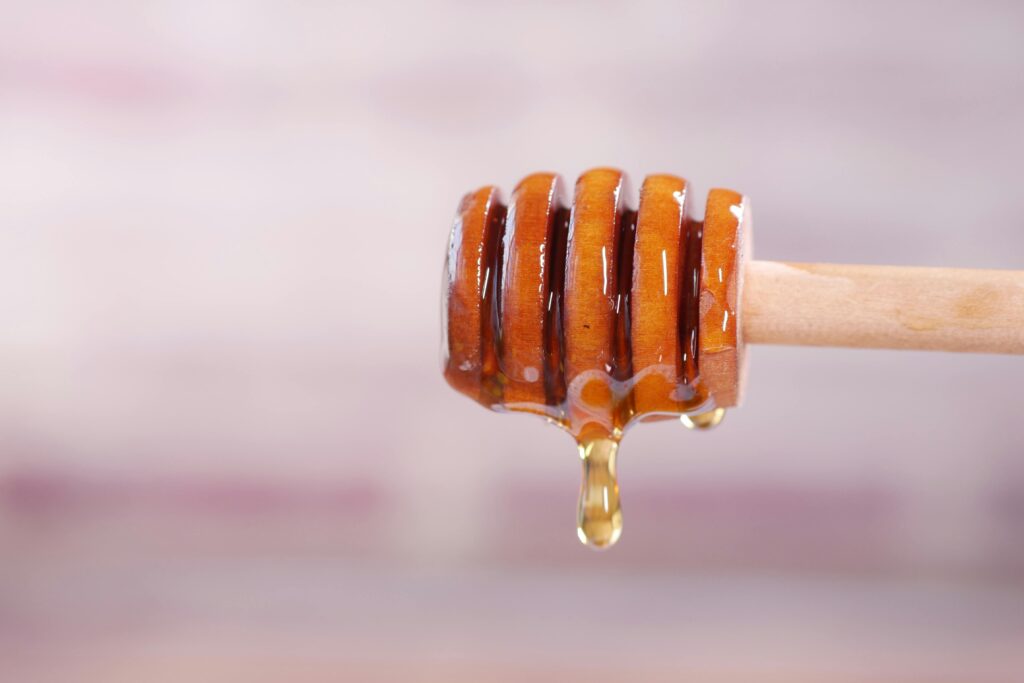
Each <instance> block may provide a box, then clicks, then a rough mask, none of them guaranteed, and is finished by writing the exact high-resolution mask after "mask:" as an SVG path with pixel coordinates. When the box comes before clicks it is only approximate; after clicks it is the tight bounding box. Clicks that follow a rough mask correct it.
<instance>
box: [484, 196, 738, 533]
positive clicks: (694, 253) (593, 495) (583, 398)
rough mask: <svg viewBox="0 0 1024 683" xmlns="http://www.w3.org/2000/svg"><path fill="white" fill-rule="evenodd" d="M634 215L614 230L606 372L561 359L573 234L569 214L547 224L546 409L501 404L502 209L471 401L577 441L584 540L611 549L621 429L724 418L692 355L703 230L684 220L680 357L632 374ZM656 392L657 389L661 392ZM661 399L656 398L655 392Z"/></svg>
mask: <svg viewBox="0 0 1024 683" xmlns="http://www.w3.org/2000/svg"><path fill="white" fill-rule="evenodd" d="M636 219H637V213H636V212H635V211H630V210H626V211H623V212H622V214H621V219H620V221H619V224H618V233H617V244H616V248H615V250H614V253H615V254H616V259H615V264H614V273H615V275H616V277H615V278H614V279H615V287H616V289H617V292H616V296H615V307H614V311H615V313H614V329H613V332H612V333H611V334H612V338H613V340H614V341H613V344H612V353H611V355H610V360H609V362H608V363H606V364H605V366H604V368H602V369H597V370H595V369H587V370H586V371H580V372H574V371H573V369H572V368H571V367H569V363H567V359H566V336H565V334H566V332H565V325H564V323H565V304H566V283H565V273H566V254H567V244H568V233H569V230H570V226H569V220H570V212H569V210H568V209H565V208H562V209H559V210H558V212H557V213H556V214H555V216H554V220H553V221H552V227H551V230H552V234H551V235H550V240H549V243H550V244H551V245H552V248H551V249H550V250H548V253H547V254H546V255H545V258H546V259H547V261H546V263H545V264H544V272H546V273H547V274H548V275H547V277H548V278H549V279H548V286H549V290H550V302H549V305H548V307H547V315H546V319H545V321H544V356H545V358H544V368H543V373H544V401H543V402H535V401H515V402H510V401H506V400H505V397H504V394H505V390H504V387H506V386H507V385H508V384H509V383H510V381H511V380H510V379H509V377H508V376H507V375H506V373H505V372H504V369H503V368H502V365H501V361H500V359H501V358H502V355H503V354H502V352H501V351H502V345H503V343H504V341H505V340H504V339H503V335H502V329H503V326H502V320H501V315H500V311H501V310H502V307H501V296H502V288H501V283H502V282H503V278H504V273H503V272H502V269H503V263H504V260H505V259H504V258H503V257H504V254H503V250H504V245H503V240H502V236H503V234H504V228H505V225H504V222H505V220H506V209H505V207H504V206H498V207H496V208H495V210H494V211H493V212H492V214H491V218H490V220H491V221H492V225H491V228H492V229H491V230H490V231H489V237H490V240H489V241H488V243H487V244H486V245H485V248H484V249H483V253H482V254H481V257H482V259H483V261H484V265H485V266H486V271H485V274H484V277H485V278H486V280H487V281H488V282H489V283H490V285H489V286H490V288H491V289H490V291H489V292H487V296H489V298H490V315H489V321H488V323H487V324H485V325H484V328H485V329H483V330H482V334H481V337H482V342H483V348H484V353H483V362H482V366H481V386H480V392H479V394H477V395H475V396H473V398H475V399H476V400H477V401H479V402H480V403H482V404H484V405H485V406H487V407H489V408H491V409H493V410H500V411H519V412H528V413H534V414H539V415H542V416H545V417H547V418H548V419H549V420H550V421H551V422H552V423H554V424H556V425H558V426H560V427H562V428H563V429H565V430H566V431H568V432H569V434H570V435H572V437H573V438H574V439H575V440H576V443H577V447H578V451H579V456H580V459H581V462H582V468H583V477H582V485H581V488H580V497H579V505H578V514H577V534H578V536H579V538H580V540H581V541H582V542H583V543H585V544H587V545H589V546H591V547H594V548H607V547H609V546H611V545H612V544H614V543H615V542H616V541H617V540H618V538H619V536H620V535H621V533H622V509H621V505H620V502H619V486H618V481H617V477H616V457H617V455H618V449H619V442H620V441H621V438H622V435H623V433H624V432H625V431H626V429H627V428H628V427H629V426H630V425H632V424H633V423H635V422H636V421H639V420H653V419H665V418H680V417H682V418H683V423H684V424H685V425H686V426H688V427H691V428H708V427H712V426H714V425H716V424H717V423H718V422H719V421H720V420H721V417H722V414H723V413H724V411H723V410H722V409H718V408H716V407H715V406H714V405H713V402H712V401H711V399H710V395H709V392H708V391H707V389H706V387H704V386H703V385H702V383H701V381H700V375H699V372H698V367H699V359H698V357H697V339H698V328H699V325H700V315H699V301H698V297H699V291H698V282H699V279H700V277H699V276H700V267H701V264H700V254H701V238H702V224H701V223H699V222H696V221H692V220H688V221H687V223H686V233H685V239H684V241H683V253H682V256H683V259H682V261H683V262H682V267H681V268H680V272H679V274H678V276H679V278H680V280H679V301H678V305H679V307H680V308H679V316H678V319H679V327H678V329H677V330H674V331H669V334H671V333H672V332H674V333H675V334H677V335H678V342H679V343H678V348H679V349H680V350H681V352H680V353H679V356H678V357H676V358H665V359H664V360H663V362H661V363H653V364H648V365H646V366H645V367H636V366H635V364H634V362H633V357H632V354H631V349H632V348H633V340H632V337H631V335H632V330H631V324H630V322H631V317H632V316H631V311H632V305H633V302H632V301H631V296H632V284H633V272H632V271H633V254H634V245H635V239H636ZM639 382H646V383H647V385H646V388H648V389H649V388H650V387H652V386H653V387H656V389H655V393H654V395H653V398H652V395H651V393H650V391H649V390H648V392H647V393H646V394H645V404H644V407H643V408H642V409H640V408H638V406H637V401H636V400H635V389H636V387H637V385H638V383H639ZM658 388H660V389H658ZM659 391H660V393H658V392H659Z"/></svg>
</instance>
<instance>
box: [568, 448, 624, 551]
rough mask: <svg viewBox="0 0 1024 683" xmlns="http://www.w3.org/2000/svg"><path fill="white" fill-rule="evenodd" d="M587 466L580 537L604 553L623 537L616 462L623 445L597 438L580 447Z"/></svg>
mask: <svg viewBox="0 0 1024 683" xmlns="http://www.w3.org/2000/svg"><path fill="white" fill-rule="evenodd" d="M579 451H580V460H581V461H582V463H583V483H582V485H581V486H580V500H579V508H578V511H577V516H576V534H577V535H578V536H579V539H580V541H581V542H583V544H584V545H589V546H590V547H592V548H597V549H599V550H600V549H604V548H609V547H611V546H613V545H615V542H616V541H618V540H619V536H621V535H622V507H621V506H620V504H619V481H618V478H617V476H616V471H615V458H616V455H617V454H618V451H619V442H618V441H616V440H615V439H610V438H596V439H592V440H590V441H582V442H580V443H579Z"/></svg>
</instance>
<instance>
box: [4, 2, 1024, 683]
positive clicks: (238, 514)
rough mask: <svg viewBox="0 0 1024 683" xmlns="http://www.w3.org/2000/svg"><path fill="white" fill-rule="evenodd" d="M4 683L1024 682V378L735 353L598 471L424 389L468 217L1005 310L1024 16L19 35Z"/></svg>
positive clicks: (211, 21)
mask: <svg viewBox="0 0 1024 683" xmlns="http://www.w3.org/2000/svg"><path fill="white" fill-rule="evenodd" d="M0 17H2V20H0V321H2V323H0V662H2V664H0V678H3V680H12V681H15V680H16V681H50V680H54V681H65V680H66V681H83V680H88V681H93V680H95V681H105V682H118V681H132V682H134V681H185V680H188V681H206V680H217V681H221V680H226V681H236V680H237V681H240V680H245V681H280V680H288V681H320V680H323V681H328V680H330V681H338V680H351V681H378V680H379V681H386V680H403V681H410V680H413V681H446V682H447V681H484V680H486V681H506V680H507V681H521V680H527V679H529V680H541V681H545V680H550V681H560V682H561V681H572V680H588V681H593V680H601V679H609V680H665V681H669V680H672V681H675V680H679V679H680V677H682V676H689V677H690V678H693V679H695V680H703V681H710V682H715V681H729V682H732V681H762V682H763V681H786V682H787V683H793V682H796V683H799V682H800V681H827V682H832V681H835V682H843V683H847V682H850V681H907V682H910V681H913V682H915V683H917V682H921V681H944V682H945V681H953V680H971V681H973V682H978V681H982V682H984V681H1006V682H1011V681H1019V680H1021V677H1022V676H1024V544H1022V543H1021V539H1022V535H1024V421H1022V420H1021V405H1022V404H1021V399H1020V393H1019V389H1020V387H1021V386H1022V385H1024V362H1022V361H1021V359H1019V358H1014V357H996V356H991V357H986V356H978V355H942V354H929V353H910V352H881V351H878V352H874V351H846V350H818V349H814V350H806V349H789V348H767V347H766V348H755V349H753V352H752V354H751V375H750V387H749V392H748V396H747V400H746V405H745V407H744V408H742V409H741V410H737V411H734V412H732V413H731V414H730V415H729V416H728V417H727V418H726V420H725V422H724V423H723V424H722V426H721V427H720V428H719V429H718V430H717V431H715V432H713V433H709V434H694V433H690V432H687V431H685V430H684V429H683V428H682V427H681V426H679V425H678V424H674V423H667V424H657V425H650V426H644V427H642V428H638V429H636V430H634V431H633V432H631V433H630V434H629V436H628V437H627V439H626V441H625V444H624V446H623V452H622V457H621V462H620V476H621V482H622V495H623V505H624V514H625V524H626V528H625V534H624V536H623V539H622V541H621V543H620V544H619V546H618V547H616V548H615V549H614V550H612V551H611V552H608V553H604V554H596V553H593V552H591V551H589V550H587V549H585V548H583V547H581V546H580V545H579V544H578V543H577V541H576V540H575V536H574V529H573V524H574V506H575V496H576V491H577V486H578V481H579V464H578V461H577V458H576V456H575V453H574V452H573V448H572V445H571V441H570V440H569V438H568V437H566V436H565V435H564V434H562V433H560V432H558V431H557V430H555V429H553V428H550V427H548V426H546V425H544V424H543V423H542V421H540V420H537V419H531V418H529V417H524V416H511V417H510V416H502V415H497V414H491V413H487V412H485V411H483V410H482V409H480V408H479V407H478V406H476V405H474V404H472V403H471V402H470V401H467V400H466V399H464V398H462V397H460V396H459V395H457V394H456V393H454V392H452V391H451V390H449V389H448V388H447V387H446V386H445V384H444V382H443V380H442V378H441V375H440V372H439V351H438V346H439V320H438V319H439V302H438V289H439V282H440V270H441V262H442V259H443V255H444V251H445V241H446V238H447V234H448V228H449V222H450V220H451V217H452V215H453V212H454V209H455V206H456V204H457V201H458V198H459V196H460V195H461V194H462V193H463V192H464V191H466V190H469V189H472V188H474V187H476V186H478V185H481V184H484V183H497V184H499V185H501V186H503V187H504V188H505V190H506V191H508V190H510V189H511V188H512V186H513V185H514V184H515V182H516V181H517V180H518V179H519V178H520V177H521V176H523V175H524V174H526V173H528V172H531V171H537V170H556V171H559V172H561V173H563V174H564V175H565V176H566V177H567V178H568V179H569V180H570V181H571V180H572V179H573V178H574V177H575V176H576V175H577V174H578V173H579V172H580V171H582V170H584V169H585V168H588V167H590V166H594V165H615V166H619V167H622V168H624V169H626V170H627V171H628V172H630V173H631V174H632V177H633V179H634V181H635V182H639V180H640V179H642V177H643V175H644V174H645V173H649V172H659V171H666V172H675V173H679V174H682V175H684V176H686V177H688V178H690V179H691V180H693V182H694V183H695V185H696V187H697V189H698V192H700V193H701V194H702V193H703V192H705V191H706V190H707V188H709V187H711V186H722V185H724V186H727V187H735V188H737V189H739V190H742V191H743V192H745V193H747V194H748V195H749V196H751V197H752V200H753V205H754V210H755V217H756V221H755V231H756V242H757V252H758V256H759V257H760V258H767V259H785V260H805V261H845V262H860V263H897V264H914V265H936V266H942V265H949V266H963V267H979V268H1018V269H1019V268H1024V223H1022V219H1021V216H1024V192H1022V191H1021V173H1020V163H1021V159H1022V158H1024V134H1022V130H1021V121H1022V120H1024V40H1022V39H1021V36H1022V33H1024V10H1022V9H1021V8H1020V5H1016V4H1014V3H1009V2H1007V3H946V2H940V3H923V2H922V3H895V2H848V3H823V2H807V3H795V2H783V3H755V2H748V3H710V2H709V3H674V2H657V1H652V2H634V3H622V4H617V3H612V2H591V3H582V2H580V3H575V2H559V3H541V2H506V3H492V2H468V1H459V0H439V1H437V2H433V3H430V4H425V3H424V4H421V3H409V4H397V3H394V4H393V3H388V2H362V3H359V4H358V5H356V4H350V3H344V2H337V3H330V2H283V1H279V2H274V1H269V2H238V1H226V2H210V1H199V0H173V1H172V0H148V1H146V2H125V1H121V0H109V1H106V2H92V3H84V2H79V3H73V2H64V3H59V2H55V3H49V2H11V0H0Z"/></svg>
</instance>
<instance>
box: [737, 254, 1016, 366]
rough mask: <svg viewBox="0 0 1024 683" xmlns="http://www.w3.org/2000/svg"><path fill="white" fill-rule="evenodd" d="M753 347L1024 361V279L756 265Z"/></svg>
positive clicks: (750, 312) (750, 298)
mask: <svg viewBox="0 0 1024 683" xmlns="http://www.w3.org/2000/svg"><path fill="white" fill-rule="evenodd" d="M746 280H747V284H746V290H745V292H746V294H745V303H744V319H743V333H744V335H745V336H746V338H747V340H748V341H749V342H750V343H757V344H789V345H798V346H845V347H856V348H876V349H923V350H934V351H974V352H983V353H1016V354H1021V353H1024V271H1010V270H971V269H962V268H911V267H903V266H862V265H838V264H814V263H773V262H767V261H751V262H750V263H749V264H748V265H747V267H746Z"/></svg>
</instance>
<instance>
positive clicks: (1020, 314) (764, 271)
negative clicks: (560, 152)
mask: <svg viewBox="0 0 1024 683" xmlns="http://www.w3.org/2000/svg"><path fill="white" fill-rule="evenodd" d="M633 197H634V195H633V192H632V190H631V189H630V185H629V180H628V178H627V177H626V175H625V174H624V173H623V172H621V171H618V170H615V169H609V168H599V169H594V170H591V171H587V172H586V173H584V174H583V175H581V176H580V178H579V180H577V182H576V188H575V196H574V199H573V203H572V206H571V207H569V206H568V205H567V204H566V202H565V189H564V186H563V182H562V180H561V178H560V177H559V176H558V175H556V174H553V173H537V174H534V175H531V176H528V177H527V178H525V179H524V180H523V181H522V182H520V183H519V185H518V186H517V187H516V189H515V190H514V191H513V193H512V196H511V198H510V199H509V202H508V204H507V205H506V204H504V203H503V201H502V198H501V194H500V192H499V191H498V189H497V188H495V187H484V188H481V189H479V190H477V191H476V192H471V193H469V194H467V195H466V196H465V197H463V199H462V202H461V203H460V205H459V209H458V212H457V214H456V217H455V223H454V225H453V227H452V231H451V237H450V241H449V245H448V258H447V263H446V266H445V291H444V301H445V306H444V311H445V321H444V324H443V328H444V333H445V342H444V346H445V361H444V374H445V378H446V379H447V380H448V382H449V384H451V385H452V386H453V387H454V388H455V389H457V390H458V391H460V392H462V393H463V394H465V395H467V396H469V397H471V398H473V399H474V400H476V401H478V402H479V403H481V404H483V405H484V406H486V407H488V408H491V409H494V410H513V411H521V412H528V413H535V414H538V415H542V416H544V417H546V418H548V419H549V420H550V421H552V422H554V423H556V424H558V425H560V426H562V427H563V428H565V429H566V430H567V431H568V432H569V433H570V434H572V436H573V437H574V438H575V439H576V441H577V444H578V447H579V454H580V458H581V460H582V462H583V484H582V487H581V492H580V501H579V509H578V517H577V522H578V524H577V529H578V535H579V537H580V539H581V540H582V541H583V542H584V543H587V544H589V545H592V546H594V547H599V548H600V547H607V546H610V545H611V544H613V543H615V541H616V540H617V539H618V537H619V535H620V533H621V529H622V513H621V509H620V505H619V489H618V483H617V481H616V454H617V451H618V444H619V441H620V439H621V438H622V434H623V432H624V431H625V429H626V428H627V427H628V426H629V425H630V424H632V423H633V422H635V421H638V420H642V421H648V420H655V419H665V418H679V419H681V420H682V422H683V423H684V424H685V425H687V426H688V427H691V428H694V427H695V428H709V427H713V426H715V425H717V424H718V423H719V422H720V421H721V419H722V417H723V415H724V413H725V409H726V408H730V407H733V406H737V405H739V404H740V401H741V399H742V396H743V385H744V380H745V374H746V373H745V355H746V354H745V349H746V344H747V343H758V344H793V345H808V346H846V347H860V348H890V349H931V350H944V351H976V352H990V353H1015V354H1020V353H1024V271H997V270H965V269H943V268H910V267H892V266H857V265H832V264H797V263H776V262H771V261H754V260H752V258H751V238H750V235H751V233H750V230H751V214H750V202H749V200H748V199H747V198H746V197H745V196H743V195H741V194H739V193H737V192H734V191H732V190H723V189H713V190H711V191H710V192H709V193H708V198H707V204H706V207H705V212H704V220H703V221H702V222H701V221H697V220H694V219H692V218H691V217H690V211H689V207H690V204H691V203H692V201H691V198H690V192H689V188H688V183H687V182H686V181H685V180H683V179H682V178H677V177H675V176H671V175H651V176H648V177H647V178H646V179H645V180H644V183H643V185H642V186H641V188H640V194H639V203H638V204H635V203H634V199H633Z"/></svg>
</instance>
